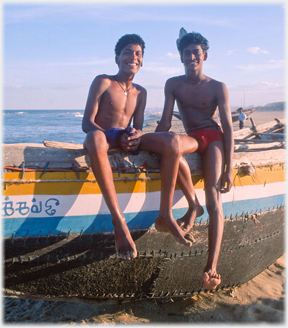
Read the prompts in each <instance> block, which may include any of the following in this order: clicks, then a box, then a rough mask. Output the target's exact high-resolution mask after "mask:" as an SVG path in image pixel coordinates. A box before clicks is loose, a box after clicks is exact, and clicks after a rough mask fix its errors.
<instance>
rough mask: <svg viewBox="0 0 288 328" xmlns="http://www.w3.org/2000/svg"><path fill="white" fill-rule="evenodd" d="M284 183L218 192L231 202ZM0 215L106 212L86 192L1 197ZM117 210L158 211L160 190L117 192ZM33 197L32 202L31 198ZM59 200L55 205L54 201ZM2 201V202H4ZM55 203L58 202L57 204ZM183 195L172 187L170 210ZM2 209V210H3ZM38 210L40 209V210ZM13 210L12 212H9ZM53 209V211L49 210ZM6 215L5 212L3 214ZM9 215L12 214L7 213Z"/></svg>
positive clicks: (281, 188)
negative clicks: (118, 208) (0, 207)
mask: <svg viewBox="0 0 288 328" xmlns="http://www.w3.org/2000/svg"><path fill="white" fill-rule="evenodd" d="M285 187H286V183H285V182H276V183H271V184H267V185H254V186H247V185H246V186H243V187H241V186H238V187H233V188H232V190H231V191H230V192H229V193H226V194H222V202H223V203H227V202H235V201H243V200H248V199H260V198H266V197H271V196H275V195H281V194H285V191H286V190H285ZM196 194H197V198H198V200H199V202H200V204H202V205H204V204H205V193H204V190H202V189H196ZM2 199H3V204H2V205H3V206H2V208H3V210H2V217H4V218H11V219H12V218H19V217H21V218H26V217H31V218H33V217H55V216H81V215H96V214H109V213H110V212H109V209H108V207H107V205H106V203H105V201H104V198H103V196H102V195H101V194H89V195H67V196H64V195H57V196H53V195H52V196H51V195H36V196H33V195H24V196H9V197H7V196H3V197H2ZM117 199H118V203H119V207H120V210H121V211H122V212H123V213H137V212H140V211H142V212H146V211H158V210H159V206H160V191H156V192H151V193H148V194H145V193H134V194H118V195H117ZM32 200H33V201H32ZM57 201H58V202H59V204H58V203H57ZM5 204H6V205H5ZM57 204H58V205H57ZM187 206H188V204H187V201H186V198H185V197H184V196H183V193H182V191H181V190H176V191H175V193H174V198H173V207H172V208H173V209H181V208H187ZM4 208H6V211H5V210H4ZM40 210H41V211H40ZM13 211H14V213H13V214H12V212H13ZM53 211H55V213H53ZM5 214H7V215H5ZM10 214H12V215H10Z"/></svg>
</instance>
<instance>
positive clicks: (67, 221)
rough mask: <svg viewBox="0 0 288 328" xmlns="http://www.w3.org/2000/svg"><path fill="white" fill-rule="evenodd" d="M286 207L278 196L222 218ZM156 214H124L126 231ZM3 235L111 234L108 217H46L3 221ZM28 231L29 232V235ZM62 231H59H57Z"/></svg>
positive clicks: (234, 205)
mask: <svg viewBox="0 0 288 328" xmlns="http://www.w3.org/2000/svg"><path fill="white" fill-rule="evenodd" d="M284 204H285V195H277V196H272V197H268V198H262V199H250V200H244V201H237V202H229V203H224V204H223V210H224V216H226V217H230V216H232V217H235V216H238V215H241V214H244V215H245V214H247V213H248V214H252V213H258V212H260V211H261V212H264V211H267V210H269V208H270V209H273V208H276V207H277V206H283V205H284ZM203 207H204V214H203V215H202V216H201V217H199V218H197V219H196V220H195V222H196V223H200V222H207V221H208V212H207V209H206V207H205V206H203ZM186 211H187V208H183V209H175V210H173V215H174V218H175V219H178V218H180V217H182V216H183V215H184V214H185V213H186ZM157 216H158V211H147V212H138V213H129V214H125V218H126V221H127V224H128V227H129V229H148V228H149V227H150V226H151V225H152V224H153V223H154V222H155V220H156V219H157ZM2 228H3V230H4V231H3V236H4V237H11V236H12V235H13V233H14V232H15V237H24V236H25V235H26V234H27V235H28V236H37V235H38V234H39V232H41V233H40V235H41V236H44V235H47V234H48V233H49V231H50V234H53V235H55V234H58V233H61V234H63V233H64V234H66V233H68V232H69V230H70V229H71V233H80V232H81V231H82V229H83V228H84V229H83V233H91V232H92V229H93V233H97V232H110V231H112V230H113V225H112V222H111V216H110V215H109V214H99V215H97V216H96V215H86V216H68V217H49V218H16V219H3V224H2ZM28 230H29V232H28ZM60 230H61V231H60Z"/></svg>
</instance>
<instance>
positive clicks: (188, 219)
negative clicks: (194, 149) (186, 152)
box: [177, 156, 204, 232]
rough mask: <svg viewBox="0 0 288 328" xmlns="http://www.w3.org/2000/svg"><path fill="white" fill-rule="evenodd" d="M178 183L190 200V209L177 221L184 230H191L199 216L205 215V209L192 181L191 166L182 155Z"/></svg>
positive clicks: (188, 200)
mask: <svg viewBox="0 0 288 328" xmlns="http://www.w3.org/2000/svg"><path fill="white" fill-rule="evenodd" d="M177 184H178V186H179V187H180V189H181V190H182V192H183V194H184V196H185V198H186V199H187V202H188V211H187V213H186V214H185V215H184V216H183V217H182V218H180V219H178V220H177V223H178V224H179V226H180V227H181V228H182V229H183V230H184V231H187V232H188V231H190V230H191V229H192V227H193V225H194V221H195V219H196V218H197V217H199V216H201V215H203V213H204V210H203V207H202V206H201V205H200V203H199V201H198V199H197V196H196V193H195V189H194V186H193V183H192V177H191V171H190V167H189V165H188V163H187V161H186V160H185V158H184V157H183V156H181V157H180V161H179V171H178V176H177Z"/></svg>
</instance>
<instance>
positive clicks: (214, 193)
mask: <svg viewBox="0 0 288 328" xmlns="http://www.w3.org/2000/svg"><path fill="white" fill-rule="evenodd" d="M202 162H203V172H204V182H205V195H206V207H207V211H208V214H209V227H208V260H207V264H206V267H205V269H204V274H203V283H204V286H205V288H206V289H215V288H216V287H217V286H218V285H219V284H220V283H221V277H220V275H219V274H217V263H218V257H219V253H220V247H221V242H222V236H223V229H224V217H223V206H222V199H221V177H222V173H223V169H224V146H223V142H221V141H214V142H212V143H210V144H209V145H208V147H207V149H206V151H205V152H204V154H203V161H202Z"/></svg>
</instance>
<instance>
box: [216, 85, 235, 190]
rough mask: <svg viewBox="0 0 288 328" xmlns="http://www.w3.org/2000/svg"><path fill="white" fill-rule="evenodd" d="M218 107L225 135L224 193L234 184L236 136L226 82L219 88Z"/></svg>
mask: <svg viewBox="0 0 288 328" xmlns="http://www.w3.org/2000/svg"><path fill="white" fill-rule="evenodd" d="M217 99H218V108H219V113H220V117H221V125H222V128H223V135H224V152H225V154H224V156H225V172H224V174H223V177H222V190H221V192H222V193H225V192H228V191H230V189H231V188H232V184H233V178H232V172H233V154H234V137H233V124H232V117H231V110H230V106H229V94H228V90H227V87H226V85H225V84H224V83H220V84H219V89H218V95H217Z"/></svg>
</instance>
